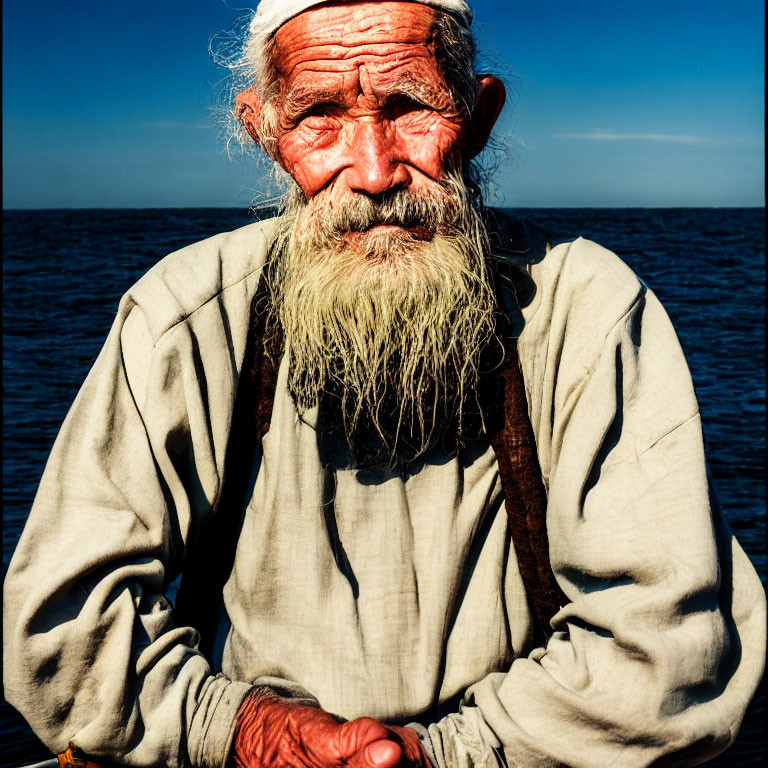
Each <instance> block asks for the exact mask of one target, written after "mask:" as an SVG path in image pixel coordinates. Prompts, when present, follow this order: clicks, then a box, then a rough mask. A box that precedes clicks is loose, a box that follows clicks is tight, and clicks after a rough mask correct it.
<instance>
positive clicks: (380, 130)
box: [344, 121, 410, 195]
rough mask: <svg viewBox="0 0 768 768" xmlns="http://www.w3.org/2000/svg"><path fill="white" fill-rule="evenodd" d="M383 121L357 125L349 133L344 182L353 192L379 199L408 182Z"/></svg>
mask: <svg viewBox="0 0 768 768" xmlns="http://www.w3.org/2000/svg"><path fill="white" fill-rule="evenodd" d="M393 133H394V132H393V131H392V130H391V129H390V128H389V127H388V125H387V123H386V121H361V122H360V124H358V125H356V126H355V130H354V131H353V132H352V133H351V136H350V144H349V153H350V158H351V160H352V162H351V164H350V166H349V167H348V168H347V169H346V172H345V174H344V181H345V183H346V185H347V186H348V187H349V189H350V190H351V191H353V192H358V193H364V194H368V195H379V194H381V193H382V192H386V191H387V190H389V189H392V188H393V187H397V186H403V185H407V184H408V183H409V181H410V174H409V173H408V168H407V167H406V166H405V165H404V164H403V162H402V158H401V157H400V156H399V154H398V151H397V141H396V138H395V136H394V135H393Z"/></svg>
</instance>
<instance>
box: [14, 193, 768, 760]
mask: <svg viewBox="0 0 768 768" xmlns="http://www.w3.org/2000/svg"><path fill="white" fill-rule="evenodd" d="M516 214H517V215H520V216H524V217H527V218H529V219H532V220H533V221H535V222H537V223H539V224H541V225H543V226H544V227H545V228H547V229H549V230H551V231H554V232H555V233H556V234H558V235H559V236H577V235H583V236H585V237H588V238H591V239H593V240H596V241H598V242H600V243H601V244H602V245H605V246H607V247H609V248H611V249H612V250H613V251H615V252H616V253H618V254H619V255H620V256H621V257H622V258H623V259H624V260H625V261H626V262H627V263H628V264H629V265H630V266H631V267H632V268H633V269H634V270H635V272H636V273H637V274H638V275H639V276H640V277H641V278H643V280H645V282H646V283H648V285H649V286H650V287H651V288H652V289H653V290H654V291H655V292H656V294H657V295H658V296H659V297H660V299H661V300H662V302H663V303H664V305H665V306H666V309H667V311H668V313H669V315H670V316H671V318H672V321H673V323H674V325H675V327H676V329H677V332H678V334H679V335H680V338H681V340H682V345H683V349H684V350H685V352H686V355H687V357H688V362H689V364H690V367H691V371H692V373H693V380H694V383H695V386H696V391H697V393H698V397H699V402H700V405H701V411H702V416H703V422H704V430H705V437H706V441H707V447H708V456H709V462H710V467H711V470H712V473H713V476H714V480H715V485H716V489H717V492H718V495H719V498H720V502H721V506H722V507H723V509H724V510H725V512H726V514H727V516H728V519H729V520H730V523H731V526H732V527H733V529H734V531H735V533H736V535H737V536H738V538H739V540H740V541H741V543H742V545H743V546H744V549H745V550H746V552H747V554H748V555H749V556H750V557H751V559H752V561H753V562H754V563H755V565H756V567H757V568H758V571H759V573H760V575H761V578H762V579H763V583H765V578H766V552H765V542H766V539H765V518H764V510H765V484H764V471H765V359H764V358H765V324H764V322H765V268H764V265H765V262H764V251H765V210H764V209H762V208H759V209H758V208H749V209H637V208H632V209H525V210H521V211H517V212H516ZM250 220H252V217H251V215H250V214H248V213H247V212H245V211H242V210H230V209H219V208H216V209H158V210H87V211H77V210H72V211H5V212H4V213H3V250H4V260H3V338H4V348H3V387H4V401H3V505H4V522H5V525H4V531H3V572H4V573H5V569H6V567H7V563H8V560H9V558H10V556H11V554H12V552H13V549H14V547H15V545H16V542H17V540H18V537H19V534H20V532H21V528H22V526H23V525H24V520H25V519H26V516H27V513H28V510H29V507H30V505H31V502H32V497H33V494H34V492H35V488H36V486H37V483H38V481H39V478H40V474H41V472H42V470H43V466H44V464H45V460H46V457H47V455H48V452H49V450H50V448H51V445H52V443H53V439H54V437H55V435H56V432H57V430H58V428H59V425H60V424H61V421H62V420H63V418H64V415H65V414H66V411H67V409H68V407H69V405H70V403H71V402H72V399H73V398H74V396H75V393H76V391H77V389H78V387H79V385H80V383H81V382H82V380H83V378H84V377H85V375H86V373H87V371H88V369H89V368H90V366H91V364H92V363H93V361H94V359H95V357H96V354H97V352H98V350H99V347H100V345H101V343H102V341H103V340H104V337H105V336H106V334H107V331H108V329H109V326H110V323H111V321H112V318H113V316H114V313H115V310H116V307H117V302H118V299H119V297H120V295H121V294H122V293H123V292H124V291H125V290H126V289H127V288H128V287H129V286H130V285H131V284H132V283H133V282H134V281H135V280H136V279H137V278H138V277H139V276H140V275H141V274H142V273H143V272H145V271H146V270H147V269H148V268H149V267H151V266H152V265H153V264H154V263H155V262H156V261H157V260H158V259H160V258H161V257H162V256H164V255H165V254H166V253H169V252H170V251H173V250H175V249H177V248H179V247H180V246H183V245H186V244H188V243H191V242H193V241H195V240H199V239H201V238H204V237H207V236H209V235H213V234H215V233H217V232H221V231H224V230H229V229H234V228H236V227H239V226H242V225H244V224H247V223H249V221H250ZM51 567H55V564H53V563H52V564H51ZM764 716H765V704H764V699H763V698H758V699H756V700H755V702H754V703H753V704H752V707H751V708H750V710H749V713H748V714H747V718H746V720H745V723H744V725H743V727H742V730H741V732H740V734H739V737H738V740H737V741H736V743H735V744H734V746H733V747H732V748H731V749H730V750H728V752H726V753H725V754H724V755H723V756H721V757H720V758H718V759H717V760H715V761H713V762H711V763H709V764H708V765H710V766H761V765H763V763H764V759H765V752H764V748H763V743H762V736H763V720H764ZM0 718H1V719H2V725H1V726H0V734H1V737H0V745H1V746H2V748H1V749H0V765H2V766H20V765H25V764H28V763H32V762H35V761H38V760H44V759H46V758H48V757H50V754H49V753H48V752H47V750H46V749H45V748H44V747H43V746H42V745H41V744H40V743H39V742H38V741H37V739H36V738H35V737H34V735H33V734H32V732H31V731H30V729H29V728H28V727H27V726H26V724H25V723H24V721H23V720H22V719H21V717H20V716H19V715H18V714H17V713H16V712H15V711H14V710H13V709H12V708H11V707H10V706H8V705H7V704H6V703H4V702H3V703H2V708H1V709H0Z"/></svg>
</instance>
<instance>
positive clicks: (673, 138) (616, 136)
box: [554, 131, 709, 144]
mask: <svg viewBox="0 0 768 768" xmlns="http://www.w3.org/2000/svg"><path fill="white" fill-rule="evenodd" d="M554 138H556V139H587V140H588V141H667V142H672V143H675V144H706V143H707V142H708V141H709V139H707V138H706V137H705V136H693V135H690V134H681V133H609V132H604V131H593V132H591V133H555V134H554Z"/></svg>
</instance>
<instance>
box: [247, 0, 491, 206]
mask: <svg viewBox="0 0 768 768" xmlns="http://www.w3.org/2000/svg"><path fill="white" fill-rule="evenodd" d="M436 14H437V11H435V9H433V8H431V7H429V6H426V5H422V4H420V3H415V2H361V3H343V4H336V5H334V4H331V5H325V6H320V7H317V8H313V9H310V10H308V11H306V12H304V13H301V14H300V15H298V16H296V17H295V18H293V19H291V20H290V21H288V22H287V23H286V24H284V25H283V26H282V27H281V28H280V29H279V30H278V32H277V34H276V41H275V42H276V46H277V54H276V56H275V63H276V64H277V67H278V70H279V74H280V77H281V80H282V83H281V85H282V87H281V94H282V95H281V98H280V100H279V104H278V128H277V152H278V161H279V162H280V163H281V165H282V166H283V167H284V168H285V169H286V170H287V171H288V172H289V173H290V174H291V176H292V177H293V178H294V179H295V181H296V182H297V183H298V184H299V186H300V187H301V189H302V190H303V191H304V193H305V194H306V195H307V197H308V198H312V197H314V195H316V194H317V193H318V192H320V191H321V190H326V189H330V190H332V192H333V195H334V197H335V196H336V194H339V195H342V194H344V193H348V192H352V193H355V192H358V193H366V194H368V195H375V194H380V193H382V192H385V191H387V190H391V189H393V188H406V187H407V188H410V189H411V191H413V192H416V193H419V192H424V191H428V190H429V189H430V188H432V187H434V185H435V184H436V182H437V181H438V180H440V179H442V178H444V177H445V175H446V173H447V171H448V169H449V168H451V167H457V164H458V163H459V161H460V160H462V159H468V157H470V156H472V155H474V154H476V153H477V152H479V151H480V149H481V148H482V145H484V144H485V141H486V139H487V136H488V134H489V133H490V129H491V127H492V125H493V122H494V121H495V119H496V116H497V115H498V112H499V111H500V109H501V106H502V104H503V101H504V90H503V86H501V84H500V83H499V81H498V80H496V78H492V77H490V76H487V77H485V78H481V80H480V83H479V84H480V92H481V99H480V102H481V103H480V109H479V110H478V112H479V114H478V117H477V119H475V120H473V121H471V120H469V117H468V116H467V115H464V114H462V113H460V111H459V110H458V109H457V106H456V104H455V103H454V100H453V98H452V96H451V93H450V90H449V88H448V86H447V85H446V82H445V78H444V77H443V75H442V74H441V72H440V69H439V66H438V63H437V60H436V58H435V53H434V47H433V43H432V28H433V24H434V21H435V18H436ZM240 103H241V105H242V104H245V105H246V106H247V107H249V109H247V110H246V111H245V114H244V122H245V125H246V128H248V129H249V131H250V132H251V133H252V135H255V134H256V131H255V129H253V130H252V125H253V124H255V121H256V120H257V116H258V115H257V113H258V109H259V105H258V101H257V100H256V99H255V97H254V96H253V95H252V94H251V93H250V92H246V93H245V94H241V97H240Z"/></svg>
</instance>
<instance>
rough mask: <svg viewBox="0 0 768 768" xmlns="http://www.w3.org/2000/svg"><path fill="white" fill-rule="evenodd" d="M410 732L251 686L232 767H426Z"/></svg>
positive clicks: (241, 715) (239, 722)
mask: <svg viewBox="0 0 768 768" xmlns="http://www.w3.org/2000/svg"><path fill="white" fill-rule="evenodd" d="M429 765H430V763H429V759H428V758H427V756H426V755H425V754H424V750H423V749H422V748H421V744H420V742H419V737H418V736H417V735H416V732H415V731H412V730H411V729H409V728H400V727H398V726H386V725H384V724H382V723H380V722H379V721H378V720H374V719H373V718H370V717H360V718H358V719H357V720H352V721H350V722H344V721H342V720H340V718H337V717H335V716H334V715H332V714H330V713H329V712H325V711H324V710H322V709H315V708H314V707H308V706H305V705H303V704H297V703H294V702H291V701H290V700H288V699H281V698H280V697H278V696H276V695H274V694H272V693H271V692H267V691H265V690H264V689H256V690H254V691H253V692H252V693H250V694H249V695H248V696H247V697H246V699H245V701H243V703H242V705H241V706H240V710H239V711H238V714H237V725H236V726H235V736H234V744H233V748H232V759H231V761H230V767H231V768H341V767H342V766H346V767H347V768H398V767H400V766H403V767H408V768H410V767H411V766H415V767H417V768H429Z"/></svg>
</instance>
